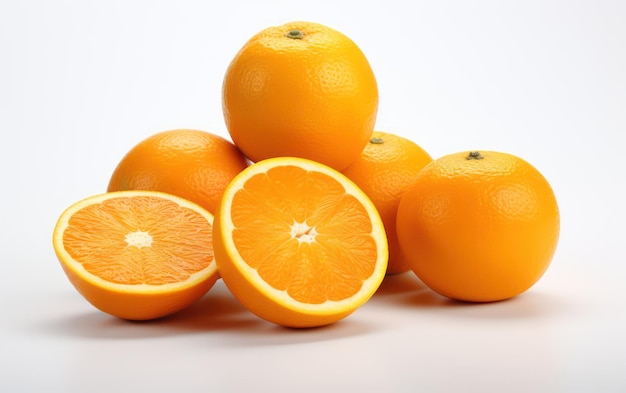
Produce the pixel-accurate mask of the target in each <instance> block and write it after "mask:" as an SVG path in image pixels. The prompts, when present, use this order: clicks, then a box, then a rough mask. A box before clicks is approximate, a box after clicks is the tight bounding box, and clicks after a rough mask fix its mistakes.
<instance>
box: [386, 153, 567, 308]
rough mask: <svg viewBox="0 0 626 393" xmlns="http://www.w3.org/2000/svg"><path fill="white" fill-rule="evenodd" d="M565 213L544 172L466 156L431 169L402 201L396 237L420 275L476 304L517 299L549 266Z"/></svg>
mask: <svg viewBox="0 0 626 393" xmlns="http://www.w3.org/2000/svg"><path fill="white" fill-rule="evenodd" d="M559 227H560V223H559V209H558V206H557V201H556V197H555V195H554V192H553V190H552V188H551V186H550V184H549V183H548V181H547V180H546V179H545V178H544V177H543V175H542V174H541V173H540V172H539V171H538V170H537V169H536V168H534V167H533V166H532V165H530V164H529V163H528V162H526V161H524V160H523V159H521V158H519V157H516V156H514V155H511V154H507V153H500V152H492V151H480V152H478V151H474V152H461V153H456V154H451V155H447V156H444V157H441V158H438V159H436V160H434V161H433V162H432V163H430V164H428V165H427V166H426V167H425V168H424V169H423V170H422V171H421V172H420V174H419V175H418V178H417V181H416V184H415V185H414V186H413V187H412V188H411V189H409V190H408V191H407V192H406V193H405V194H404V196H403V197H402V199H401V201H400V206H399V207H398V217H397V233H398V240H399V242H400V247H402V251H403V252H404V255H405V256H406V258H407V262H408V263H409V265H410V266H411V268H412V269H413V271H414V272H415V274H416V275H417V276H418V277H419V278H420V279H421V280H422V281H423V282H424V283H425V284H426V285H427V286H429V287H430V288H432V289H433V290H434V291H436V292H438V293H439V294H441V295H444V296H447V297H450V298H453V299H458V300H463V301H471V302H488V301H498V300H504V299H508V298H511V297H514V296H517V295H519V294H521V293H523V292H525V291H526V290H528V289H529V288H530V287H532V286H533V285H534V284H535V283H536V282H537V281H538V280H539V279H540V278H541V276H542V275H543V274H544V272H545V271H546V269H547V268H548V266H549V265H550V263H551V260H552V257H553V254H554V252H555V250H556V245H557V241H558V237H559Z"/></svg>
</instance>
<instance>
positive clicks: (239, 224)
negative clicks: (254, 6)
mask: <svg viewBox="0 0 626 393" xmlns="http://www.w3.org/2000/svg"><path fill="white" fill-rule="evenodd" d="M231 212H232V222H233V225H234V228H235V229H234V230H233V234H232V236H233V241H234V243H235V247H236V248H237V250H238V251H239V254H240V255H241V257H242V259H243V260H244V261H245V262H246V263H247V264H248V265H249V266H250V267H251V268H253V269H255V270H256V271H257V272H258V273H259V275H260V276H261V278H262V279H263V280H264V281H265V282H267V283H268V284H269V285H271V286H272V287H274V288H276V289H278V290H281V291H286V292H287V293H288V294H289V296H291V297H292V298H294V299H295V300H297V301H300V302H302V303H309V304H320V303H324V302H325V301H327V300H333V301H338V300H342V299H345V298H348V297H350V296H352V295H354V294H356V293H357V292H358V291H359V289H361V285H362V282H363V281H364V280H366V279H368V278H369V277H370V276H371V275H372V274H373V272H374V268H375V265H376V255H377V249H376V243H375V241H374V239H373V238H372V223H371V221H370V219H369V216H368V215H367V212H366V210H365V208H364V207H363V206H362V205H361V203H360V202H359V201H358V200H357V199H356V198H355V197H354V196H352V195H349V194H347V193H346V191H345V189H344V187H343V186H342V185H341V184H340V183H339V182H337V181H336V180H334V179H333V178H331V177H329V176H327V175H325V174H322V173H319V172H312V171H311V172H309V171H306V170H304V169H302V168H298V167H295V166H285V167H276V168H273V169H271V170H270V171H269V172H267V173H262V174H258V175H255V176H253V177H252V178H250V179H249V180H248V181H247V182H246V184H245V187H244V189H242V190H240V191H238V192H237V193H236V195H235V197H234V198H233V202H232V209H231Z"/></svg>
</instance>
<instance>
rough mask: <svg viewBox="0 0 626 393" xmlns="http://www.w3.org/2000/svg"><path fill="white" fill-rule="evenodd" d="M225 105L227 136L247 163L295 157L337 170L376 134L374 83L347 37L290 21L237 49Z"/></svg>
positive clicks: (225, 90) (227, 78)
mask: <svg viewBox="0 0 626 393" xmlns="http://www.w3.org/2000/svg"><path fill="white" fill-rule="evenodd" d="M290 34H291V38H290V37H289V36H290ZM222 104H223V105H222V106H223V112H224V119H225V121H226V125H227V128H228V131H229V133H230V136H231V138H232V139H233V141H234V142H235V144H236V145H237V146H238V147H239V148H240V149H241V150H242V151H243V152H244V154H245V155H246V156H247V157H248V158H250V159H251V160H252V161H255V162H256V161H260V160H262V159H265V158H271V157H281V156H295V157H302V158H308V159H311V160H314V161H317V162H320V163H322V164H326V165H328V166H330V167H332V168H334V169H336V170H339V171H341V170H343V169H344V168H345V167H347V166H348V165H349V164H350V163H351V162H352V161H353V160H354V159H355V158H356V157H357V156H358V155H359V153H360V152H361V150H362V149H363V148H364V147H365V145H366V144H367V142H368V140H369V139H370V136H371V134H372V132H373V130H374V123H375V121H376V113H377V110H378V86H377V83H376V78H375V76H374V73H373V71H372V69H371V67H370V64H369V62H368V60H367V59H366V57H365V55H364V54H363V52H362V51H361V50H360V49H359V47H358V46H357V45H356V44H355V43H354V42H353V41H352V40H351V39H349V38H348V37H346V36H345V35H343V34H342V33H340V32H338V31H336V30H333V29H331V28H329V27H326V26H323V25H320V24H316V23H309V22H292V23H288V24H285V25H282V26H277V27H270V28H267V29H265V30H263V31H261V32H259V33H258V34H256V35H255V36H254V37H252V38H251V39H250V40H249V41H248V42H247V43H246V44H245V45H244V46H243V47H242V48H241V50H240V51H239V52H238V53H237V55H236V56H235V58H234V59H233V60H232V62H231V64H230V65H229V67H228V69H227V71H226V75H225V77H224V83H223V89H222Z"/></svg>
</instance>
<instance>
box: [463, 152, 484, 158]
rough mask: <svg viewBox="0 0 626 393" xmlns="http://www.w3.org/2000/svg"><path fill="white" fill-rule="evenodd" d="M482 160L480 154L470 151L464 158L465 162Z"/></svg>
mask: <svg viewBox="0 0 626 393" xmlns="http://www.w3.org/2000/svg"><path fill="white" fill-rule="evenodd" d="M483 158H484V157H483V156H482V155H481V154H480V152H477V151H470V152H469V154H468V155H467V157H465V159H466V160H482V159H483Z"/></svg>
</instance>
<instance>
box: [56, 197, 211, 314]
mask: <svg viewBox="0 0 626 393" xmlns="http://www.w3.org/2000/svg"><path fill="white" fill-rule="evenodd" d="M212 233H213V216H212V215H211V214H210V213H209V212H207V211H206V210H204V209H202V208H201V207H200V206H198V205H196V204H194V203H191V202H189V201H187V200H185V199H182V198H179V197H176V196H174V195H169V194H164V193H160V192H153V191H120V192H111V193H106V194H102V195H95V196H91V197H89V198H86V199H84V200H81V201H79V202H76V203H75V204H73V205H72V206H70V207H69V208H67V209H66V210H65V211H64V212H63V213H62V214H61V216H60V217H59V219H58V221H57V224H56V226H55V228H54V234H53V245H54V250H55V252H56V255H57V257H58V259H59V261H60V262H61V266H62V267H63V270H64V271H65V274H66V275H67V277H68V278H69V280H70V282H71V283H72V284H73V285H74V286H75V287H76V289H77V290H78V292H80V293H81V294H82V295H83V296H84V297H85V298H86V299H87V300H88V301H89V302H90V303H91V304H93V305H94V306H95V307H97V308H98V309H100V310H101V311H104V312H106V313H108V314H111V315H114V316H116V317H119V318H124V319H131V320H147V319H154V318H159V317H163V316H166V315H169V314H172V313H174V312H176V311H179V310H182V309H183V308H185V307H187V306H189V305H190V304H192V303H194V302H195V301H196V300H198V299H199V298H201V297H202V296H203V295H204V294H205V293H206V292H207V291H208V290H209V289H210V288H211V287H212V286H213V284H214V283H215V282H216V280H217V278H218V277H219V275H218V273H217V267H216V264H215V259H214V257H213V247H212V243H211V238H212Z"/></svg>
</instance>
